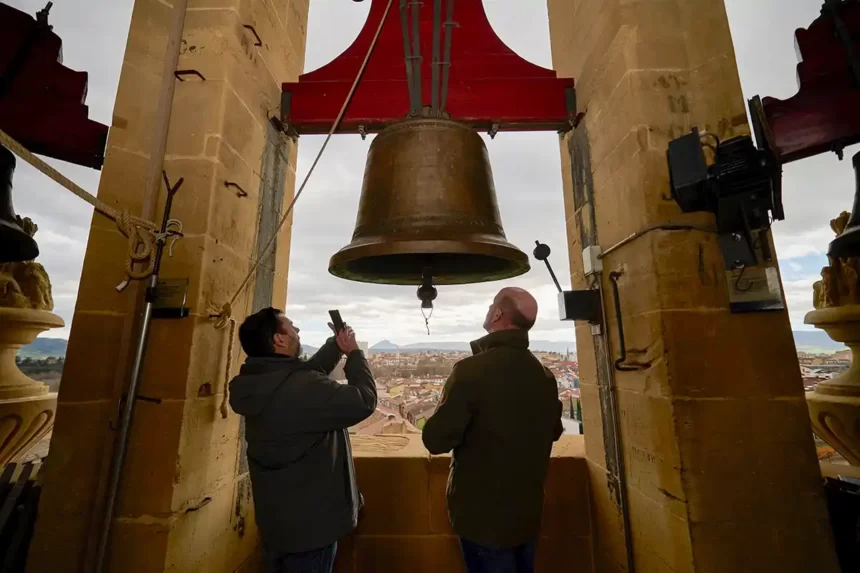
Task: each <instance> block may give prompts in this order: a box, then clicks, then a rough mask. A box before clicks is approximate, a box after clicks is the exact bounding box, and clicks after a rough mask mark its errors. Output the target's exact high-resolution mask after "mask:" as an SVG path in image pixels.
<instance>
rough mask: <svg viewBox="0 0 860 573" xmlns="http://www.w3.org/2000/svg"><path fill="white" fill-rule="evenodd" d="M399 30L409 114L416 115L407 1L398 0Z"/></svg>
mask: <svg viewBox="0 0 860 573" xmlns="http://www.w3.org/2000/svg"><path fill="white" fill-rule="evenodd" d="M400 28H401V29H402V30H403V59H404V61H405V62H406V89H407V90H408V91H409V114H410V115H413V116H414V115H417V112H418V109H417V107H418V106H416V105H415V91H414V89H413V84H414V83H415V81H414V79H413V78H412V46H411V45H410V42H409V4H408V0H400Z"/></svg>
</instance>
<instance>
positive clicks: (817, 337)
mask: <svg viewBox="0 0 860 573" xmlns="http://www.w3.org/2000/svg"><path fill="white" fill-rule="evenodd" d="M793 334H794V345H795V346H796V347H797V349H798V350H799V351H801V352H809V353H810V354H827V353H831V352H839V351H840V350H845V348H846V346H845V345H844V344H842V343H841V342H834V341H833V340H831V339H830V337H829V336H827V333H826V332H824V331H823V330H795V331H794V332H793Z"/></svg>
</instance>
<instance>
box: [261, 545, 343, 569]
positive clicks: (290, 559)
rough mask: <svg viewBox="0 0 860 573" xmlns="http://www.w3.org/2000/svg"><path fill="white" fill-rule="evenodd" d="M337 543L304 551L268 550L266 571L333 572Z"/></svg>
mask: <svg viewBox="0 0 860 573" xmlns="http://www.w3.org/2000/svg"><path fill="white" fill-rule="evenodd" d="M336 554H337V543H332V544H331V545H328V546H326V547H321V548H320V549H314V550H312V551H305V552H303V553H278V552H270V551H266V573H331V570H332V567H334V556H335V555H336Z"/></svg>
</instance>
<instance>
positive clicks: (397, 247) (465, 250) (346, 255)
mask: <svg viewBox="0 0 860 573" xmlns="http://www.w3.org/2000/svg"><path fill="white" fill-rule="evenodd" d="M383 248H384V251H383ZM380 251H383V252H380ZM422 253H423V254H426V255H427V256H428V257H431V256H434V255H436V256H439V255H476V256H484V257H493V258H496V259H499V260H502V261H505V262H506V263H508V267H509V268H508V269H507V270H504V273H503V274H498V275H492V276H489V277H487V278H480V279H470V278H468V276H464V277H463V279H462V280H459V279H457V278H456V277H451V276H447V277H446V276H439V277H438V278H437V277H434V281H433V282H434V284H435V285H436V286H454V285H463V284H479V283H489V282H495V281H501V280H508V279H512V278H516V277H519V276H522V275H524V274H526V273H527V272H529V271H530V270H531V264H530V262H529V257H528V255H526V254H525V253H524V252H522V251H521V250H519V249H518V248H517V247H515V246H514V245H512V244H510V243H507V242H501V241H495V242H489V243H488V242H487V241H486V239H484V240H473V241H469V240H466V241H464V240H462V239H460V240H456V241H455V240H447V239H424V240H421V239H415V240H405V241H396V242H390V241H389V242H384V243H383V242H382V241H379V242H365V243H361V244H351V245H347V246H346V247H344V248H342V249H341V250H340V251H338V252H337V253H335V254H334V255H332V257H331V259H329V266H328V272H329V274H331V275H333V276H336V277H338V278H340V279H344V280H348V281H352V282H361V283H368V284H380V285H398V286H418V285H421V283H422V278H421V276H420V274H416V275H415V278H413V279H402V278H400V277H392V278H390V279H386V278H385V277H374V278H372V279H365V278H361V277H360V276H357V275H355V274H353V273H351V272H348V271H347V266H348V265H349V263H351V262H353V261H356V260H359V259H369V258H377V257H378V258H382V257H386V256H397V255H414V256H416V257H417V256H420V255H421V254H422Z"/></svg>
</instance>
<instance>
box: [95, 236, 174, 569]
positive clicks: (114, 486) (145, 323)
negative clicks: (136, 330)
mask: <svg viewBox="0 0 860 573" xmlns="http://www.w3.org/2000/svg"><path fill="white" fill-rule="evenodd" d="M159 248H163V247H159ZM157 280H158V276H157V275H156V274H155V273H153V274H152V276H151V277H150V279H149V285H148V287H150V288H155V282H156V281H157ZM151 322H152V301H151V300H149V297H147V301H146V304H145V305H144V307H143V320H142V322H141V325H140V336H139V337H138V341H137V348H136V349H135V352H134V366H133V367H132V372H131V380H130V381H129V384H128V391H127V393H126V399H125V404H124V405H123V409H122V419H121V420H120V427H119V437H118V438H117V441H118V443H117V451H116V455H115V456H114V460H113V464H112V465H111V473H110V481H109V482H108V489H107V500H106V501H105V516H104V524H103V525H102V529H101V533H100V536H99V546H98V553H97V555H96V571H97V572H98V573H102V572H103V571H104V564H105V557H106V555H107V547H108V541H109V539H110V530H111V522H112V521H113V516H114V511H115V509H116V497H117V493H118V491H119V482H120V478H121V477H122V467H123V464H124V462H125V456H126V452H127V451H128V441H129V436H130V435H131V432H130V430H131V420H132V417H133V415H134V404H135V400H136V398H137V387H138V384H139V382H140V373H141V370H142V366H143V355H144V351H145V350H146V341H147V338H148V335H149V325H150V323H151Z"/></svg>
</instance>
